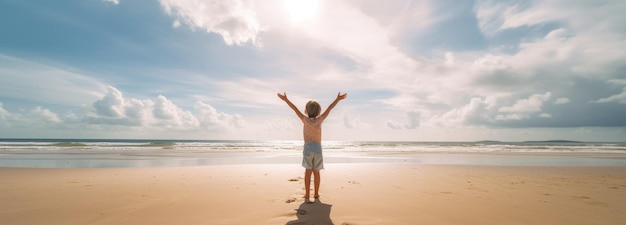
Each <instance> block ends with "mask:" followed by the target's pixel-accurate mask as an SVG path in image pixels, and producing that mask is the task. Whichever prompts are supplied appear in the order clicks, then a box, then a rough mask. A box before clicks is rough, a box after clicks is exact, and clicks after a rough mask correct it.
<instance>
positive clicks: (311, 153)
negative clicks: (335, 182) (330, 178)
mask: <svg viewBox="0 0 626 225" xmlns="http://www.w3.org/2000/svg"><path fill="white" fill-rule="evenodd" d="M302 166H303V167H304V168H307V169H312V170H321V169H324V157H322V145H321V144H320V143H315V142H306V143H304V150H303V151H302Z"/></svg>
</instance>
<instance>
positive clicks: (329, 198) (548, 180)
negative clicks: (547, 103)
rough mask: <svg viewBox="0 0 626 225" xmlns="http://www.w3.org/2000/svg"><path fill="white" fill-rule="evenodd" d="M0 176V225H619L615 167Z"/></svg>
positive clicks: (266, 167)
mask: <svg viewBox="0 0 626 225" xmlns="http://www.w3.org/2000/svg"><path fill="white" fill-rule="evenodd" d="M302 177H303V169H302V168H301V167H300V166H299V165H291V164H263V165H214V166H195V167H149V168H96V169H93V168H76V169H32V168H30V169H29V168H0V208H1V209H2V211H0V221H2V224H621V223H623V221H626V214H624V213H623V211H624V209H626V195H624V191H625V190H626V167H623V166H617V167H605V166H594V167H571V166H569V167H539V166H535V167H519V166H476V165H474V166H472V165H467V166H454V165H419V164H366V163H359V164H341V163H337V164H327V165H326V169H325V170H323V171H322V184H321V191H320V194H321V198H320V199H319V200H317V201H315V200H314V199H311V201H312V202H310V203H307V202H305V201H304V200H303V199H302V198H301V197H302V195H303V194H304V190H303V178H302Z"/></svg>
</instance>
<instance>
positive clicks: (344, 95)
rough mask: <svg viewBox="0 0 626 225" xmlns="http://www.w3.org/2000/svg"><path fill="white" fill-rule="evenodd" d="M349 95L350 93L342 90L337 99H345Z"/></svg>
mask: <svg viewBox="0 0 626 225" xmlns="http://www.w3.org/2000/svg"><path fill="white" fill-rule="evenodd" d="M347 97H348V93H343V94H341V92H339V93H338V94H337V100H338V101H339V100H344V99H346V98H347Z"/></svg>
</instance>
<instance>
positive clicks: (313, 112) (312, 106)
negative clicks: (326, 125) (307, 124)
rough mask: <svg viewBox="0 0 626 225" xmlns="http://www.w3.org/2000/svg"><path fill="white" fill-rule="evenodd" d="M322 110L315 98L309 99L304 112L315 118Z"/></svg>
mask: <svg viewBox="0 0 626 225" xmlns="http://www.w3.org/2000/svg"><path fill="white" fill-rule="evenodd" d="M320 111H322V107H321V106H320V104H319V103H317V101H315V100H309V101H308V102H307V103H306V107H305V110H304V113H306V114H307V115H308V116H309V118H315V117H317V116H319V115H320Z"/></svg>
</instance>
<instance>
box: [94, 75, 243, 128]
mask: <svg viewBox="0 0 626 225" xmlns="http://www.w3.org/2000/svg"><path fill="white" fill-rule="evenodd" d="M194 109H195V113H193V112H191V111H187V110H183V109H181V108H180V107H178V106H177V105H176V104H174V102H172V101H170V100H169V99H167V98H166V97H165V96H162V95H159V96H158V97H157V98H156V99H155V100H152V99H143V100H142V99H135V98H125V97H124V96H123V94H122V92H121V91H119V90H118V89H116V88H114V87H112V86H109V92H108V93H107V94H106V95H105V96H104V97H102V98H101V99H99V100H97V101H95V102H94V103H93V108H92V109H91V112H90V114H88V116H87V118H86V120H87V122H89V123H92V124H101V125H122V126H135V127H143V128H146V129H148V128H154V129H176V130H220V129H227V128H242V127H244V126H246V121H245V119H244V118H243V116H241V115H238V114H234V115H231V114H227V113H223V112H217V110H216V109H215V108H213V107H212V106H210V105H208V104H206V103H203V102H201V101H198V102H196V104H195V106H194Z"/></svg>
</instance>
